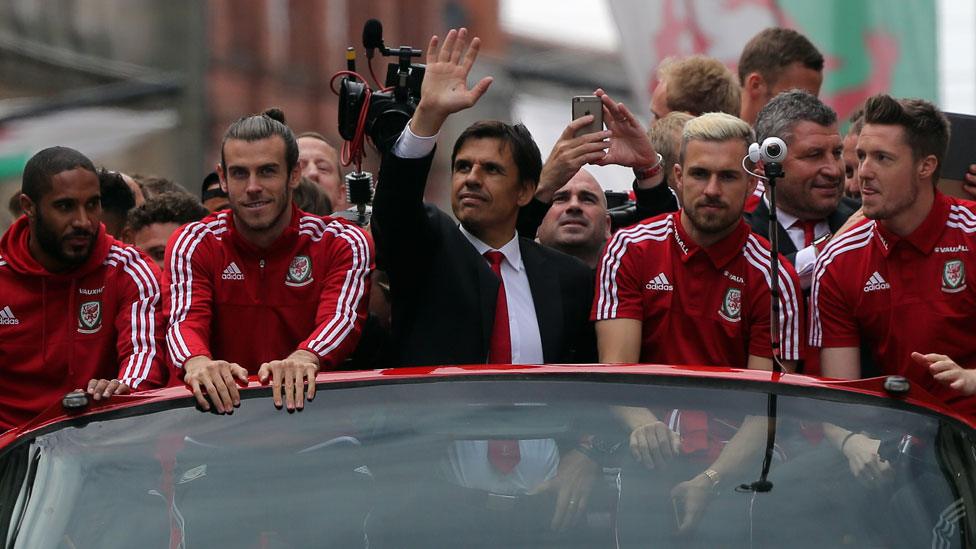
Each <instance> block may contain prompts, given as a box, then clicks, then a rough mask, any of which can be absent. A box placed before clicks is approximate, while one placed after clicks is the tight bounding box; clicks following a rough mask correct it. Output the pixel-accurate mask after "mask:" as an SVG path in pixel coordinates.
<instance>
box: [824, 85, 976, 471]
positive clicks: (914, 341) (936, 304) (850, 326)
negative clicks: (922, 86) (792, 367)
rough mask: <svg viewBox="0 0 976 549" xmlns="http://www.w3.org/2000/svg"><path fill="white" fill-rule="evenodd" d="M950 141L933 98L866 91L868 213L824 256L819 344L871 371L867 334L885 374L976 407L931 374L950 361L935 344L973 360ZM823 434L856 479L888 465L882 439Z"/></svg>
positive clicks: (967, 227) (966, 242)
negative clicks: (946, 191)
mask: <svg viewBox="0 0 976 549" xmlns="http://www.w3.org/2000/svg"><path fill="white" fill-rule="evenodd" d="M948 139H949V123H948V121H947V120H946V118H945V116H944V115H943V114H942V113H941V112H940V111H939V110H938V109H937V108H936V107H935V106H934V105H932V104H931V103H928V102H927V101H922V100H917V99H902V100H897V99H894V98H892V97H890V96H887V95H877V96H874V97H872V98H870V99H868V101H867V103H866V104H865V112H864V128H863V129H862V130H861V134H860V136H859V138H858V142H857V156H858V159H859V161H860V166H859V176H860V189H861V198H862V200H863V205H864V206H863V209H864V215H865V216H866V217H867V218H868V220H867V221H866V222H864V223H863V224H861V225H858V226H856V227H854V228H853V229H851V230H850V231H849V232H848V233H845V234H844V235H843V236H842V237H840V238H837V239H835V240H834V241H833V242H831V243H830V244H829V245H828V246H827V248H826V249H825V250H824V252H823V253H822V254H821V255H820V257H819V258H818V259H817V264H816V267H815V271H814V284H813V292H812V295H811V302H812V306H811V308H812V315H811V327H810V344H811V345H812V346H814V347H820V348H821V351H820V357H821V362H822V365H823V372H824V374H825V375H827V376H830V377H837V378H845V379H854V378H859V377H862V372H861V363H860V356H859V352H858V346H859V345H861V344H866V346H867V348H869V349H871V350H872V351H873V354H874V362H875V364H877V365H878V366H879V367H880V368H881V373H883V374H898V375H903V376H905V377H907V378H908V379H909V380H910V381H911V382H912V383H915V384H918V385H919V386H921V387H922V388H924V389H925V390H927V391H929V392H930V393H932V394H934V395H935V396H936V397H938V398H940V399H942V400H944V401H945V402H946V403H947V404H949V405H951V406H953V407H954V408H956V409H957V410H960V409H961V410H965V411H969V412H973V411H976V406H974V401H973V399H969V398H966V396H965V395H964V394H963V393H961V392H959V391H957V390H956V388H954V387H952V386H949V385H948V382H947V384H943V382H941V380H940V379H936V378H935V377H933V374H936V373H940V372H941V371H942V367H943V365H942V364H940V362H942V360H941V359H940V358H939V357H938V356H937V355H934V353H939V354H940V355H946V356H947V357H951V359H953V360H955V362H956V363H958V365H960V366H961V367H963V368H973V367H976V338H973V334H972V330H973V326H974V325H976V275H974V273H976V256H974V255H973V250H976V204H974V203H972V202H969V201H966V200H959V199H956V198H950V197H947V196H945V195H943V194H941V193H940V192H938V190H936V188H935V182H937V181H938V180H939V172H940V170H941V165H942V160H943V158H944V156H945V151H946V145H947V143H948ZM913 353H924V354H929V355H930V357H929V359H926V357H925V356H922V355H921V354H918V355H916V356H915V357H914V358H913ZM930 362H931V368H930V365H929V363H930ZM940 377H947V376H940ZM949 381H952V380H951V379H950V380H949ZM825 434H826V436H827V437H828V438H829V439H830V440H832V441H833V442H834V444H835V446H836V447H837V448H840V449H842V451H843V452H844V454H845V455H846V456H847V458H848V459H849V461H850V464H851V470H852V472H853V473H854V474H855V475H856V476H858V477H859V478H861V477H862V476H864V477H866V478H868V479H869V480H871V479H872V478H873V479H874V480H876V479H877V477H878V476H881V475H883V474H885V473H886V472H887V466H886V463H885V462H883V461H879V460H878V458H877V455H876V454H877V448H878V441H877V440H871V439H870V437H868V436H866V435H864V434H860V433H853V434H852V433H851V432H849V431H847V430H845V429H842V428H840V427H837V426H833V425H828V426H826V427H825ZM862 480H863V479H862Z"/></svg>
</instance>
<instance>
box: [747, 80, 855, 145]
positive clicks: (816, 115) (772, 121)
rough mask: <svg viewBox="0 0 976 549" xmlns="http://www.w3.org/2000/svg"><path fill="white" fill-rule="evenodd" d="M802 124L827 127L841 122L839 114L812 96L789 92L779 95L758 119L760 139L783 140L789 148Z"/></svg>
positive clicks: (770, 101)
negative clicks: (798, 126)
mask: <svg viewBox="0 0 976 549" xmlns="http://www.w3.org/2000/svg"><path fill="white" fill-rule="evenodd" d="M800 122H813V123H815V124H819V125H821V126H824V127H827V126H832V125H834V124H836V123H837V113H836V112H834V109H831V108H830V107H828V106H827V105H826V104H824V102H823V101H821V100H820V99H818V98H817V96H816V95H813V94H812V93H809V92H805V91H803V90H789V91H785V92H782V93H780V94H777V95H776V97H774V98H772V99H770V100H769V103H766V106H764V107H763V108H762V110H760V111H759V114H758V115H757V116H756V138H757V139H758V140H759V142H760V143H762V141H763V140H764V139H766V138H767V137H779V138H780V139H782V140H783V141H785V142H786V144H787V145H789V144H790V143H791V142H792V140H793V130H794V129H795V128H796V125H797V124H798V123H800Z"/></svg>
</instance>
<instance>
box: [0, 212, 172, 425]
mask: <svg viewBox="0 0 976 549" xmlns="http://www.w3.org/2000/svg"><path fill="white" fill-rule="evenodd" d="M29 237H30V230H29V226H28V222H27V217H21V218H20V219H18V220H17V221H15V222H14V224H13V225H12V226H11V227H10V229H8V230H7V232H6V233H5V234H4V235H3V238H2V239H0V431H2V430H5V429H9V428H11V427H13V426H15V425H19V424H21V423H24V422H26V421H29V420H30V419H32V418H33V417H34V416H36V415H37V414H39V413H41V412H42V411H44V410H45V409H46V408H48V407H49V406H51V405H52V404H56V403H58V402H60V400H61V398H62V397H63V396H64V395H65V393H67V392H69V391H72V390H74V389H82V388H85V387H87V386H88V381H89V380H91V379H93V378H98V379H113V378H117V379H119V380H121V381H122V382H124V383H126V384H127V385H129V387H131V388H132V389H147V388H154V387H159V386H161V385H162V384H163V382H164V376H165V368H164V361H163V356H164V352H163V346H162V335H163V329H164V326H165V324H164V323H163V317H162V311H161V307H160V296H161V291H160V284H159V279H160V272H159V268H158V267H156V264H155V263H153V262H152V261H151V260H149V259H148V258H147V257H146V256H145V255H144V254H142V252H140V251H139V250H137V249H136V248H133V247H131V246H128V245H125V244H123V243H121V242H119V241H117V240H115V239H114V238H112V237H111V236H109V235H107V234H106V233H105V227H104V226H103V227H101V228H100V230H99V232H98V236H97V237H96V238H95V242H94V244H93V247H92V252H91V255H90V256H89V258H88V261H86V262H85V263H84V264H83V265H81V266H80V267H78V268H76V269H72V270H71V271H68V272H65V273H51V272H48V271H47V270H46V269H44V267H42V266H41V265H40V264H39V263H38V262H37V261H36V260H35V259H34V258H33V257H32V256H31V254H30V251H29V249H28V244H27V243H28V240H29Z"/></svg>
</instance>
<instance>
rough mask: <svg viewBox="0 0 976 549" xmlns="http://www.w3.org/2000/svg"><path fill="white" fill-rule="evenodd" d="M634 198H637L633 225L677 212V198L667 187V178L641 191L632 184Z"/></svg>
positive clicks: (635, 183) (635, 184)
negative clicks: (635, 218)
mask: <svg viewBox="0 0 976 549" xmlns="http://www.w3.org/2000/svg"><path fill="white" fill-rule="evenodd" d="M634 196H635V197H636V198H637V220H636V221H634V222H635V223H637V222H640V221H643V220H645V219H650V218H652V217H657V216H659V215H661V214H665V213H671V212H676V211H678V197H677V196H675V194H674V192H672V191H671V187H669V186H668V178H667V176H664V180H663V181H661V183H660V184H659V185H657V186H655V187H651V188H650V189H641V188H639V187H638V186H637V182H636V181H635V182H634Z"/></svg>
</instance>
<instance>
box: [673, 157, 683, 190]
mask: <svg viewBox="0 0 976 549" xmlns="http://www.w3.org/2000/svg"><path fill="white" fill-rule="evenodd" d="M674 188H675V189H676V190H677V191H678V196H681V191H682V188H683V185H682V183H681V164H678V163H677V162H676V163H675V164H674Z"/></svg>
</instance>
